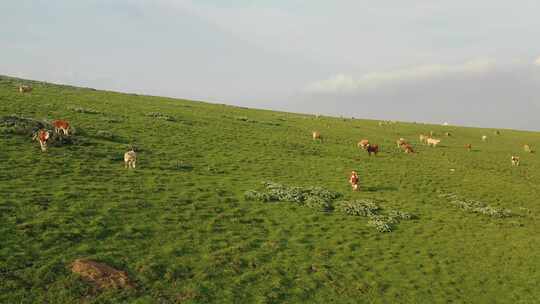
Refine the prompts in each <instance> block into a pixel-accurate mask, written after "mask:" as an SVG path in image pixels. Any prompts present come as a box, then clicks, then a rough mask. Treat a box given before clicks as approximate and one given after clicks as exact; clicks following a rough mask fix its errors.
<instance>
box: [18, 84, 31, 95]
mask: <svg viewBox="0 0 540 304" xmlns="http://www.w3.org/2000/svg"><path fill="white" fill-rule="evenodd" d="M30 92H32V87H31V86H29V85H25V84H23V85H20V86H19V93H30Z"/></svg>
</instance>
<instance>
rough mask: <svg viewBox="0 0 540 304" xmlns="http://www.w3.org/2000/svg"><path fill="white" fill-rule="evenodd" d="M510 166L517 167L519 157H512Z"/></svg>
mask: <svg viewBox="0 0 540 304" xmlns="http://www.w3.org/2000/svg"><path fill="white" fill-rule="evenodd" d="M512 166H519V156H515V155H512Z"/></svg>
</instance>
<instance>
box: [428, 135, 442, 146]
mask: <svg viewBox="0 0 540 304" xmlns="http://www.w3.org/2000/svg"><path fill="white" fill-rule="evenodd" d="M440 142H441V140H440V139H435V138H431V137H429V138H428V139H427V144H428V146H432V147H436V146H437V145H438V144H439V143H440Z"/></svg>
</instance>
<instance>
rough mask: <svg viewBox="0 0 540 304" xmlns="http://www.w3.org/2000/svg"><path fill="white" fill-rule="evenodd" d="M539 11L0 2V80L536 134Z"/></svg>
mask: <svg viewBox="0 0 540 304" xmlns="http://www.w3.org/2000/svg"><path fill="white" fill-rule="evenodd" d="M538 12H540V2H538V1H528V0H521V1H519V0H518V1H497V0H491V1H486V0H477V1H465V0H454V1H437V0H426V1H421V0H410V1H389V0H381V1H360V0H356V1H353V0H351V1H339V0H336V1H314V0H305V1H304V0H302V1H301V0H287V1H279V0H274V1H269V0H267V1H247V0H242V1H239V0H237V1H218V0H200V1H189V0H77V1H73V0H3V1H0V20H2V23H1V26H0V50H1V51H0V74H6V75H12V76H19V77H26V78H32V79H38V80H46V81H53V82H58V83H67V84H73V85H82V86H89V87H95V88H98V89H111V90H118V91H126V92H139V93H147V94H153V95H165V96H172V97H180V98H191V99H198V100H207V101H214V102H222V103H230V104H236V105H243V106H250V107H259V108H269V109H279V110H287V111H297V112H311V113H328V114H334V115H346V116H355V117H365V118H378V119H398V120H414V121H427V122H442V121H448V122H451V123H456V124H467V125H476V126H490V127H511V128H522V129H535V130H540V120H539V119H538V118H537V117H538V114H539V110H540V61H539V63H538V64H535V61H536V60H537V59H539V58H540V39H538V37H539V36H540V35H539V34H540V18H538V14H539V13H538ZM509 114H511V115H509Z"/></svg>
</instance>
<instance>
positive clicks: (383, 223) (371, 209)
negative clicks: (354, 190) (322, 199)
mask: <svg viewBox="0 0 540 304" xmlns="http://www.w3.org/2000/svg"><path fill="white" fill-rule="evenodd" d="M335 210H336V211H337V212H341V213H344V214H347V215H351V216H362V217H367V218H368V219H369V221H368V226H370V227H374V228H375V229H376V230H377V231H379V232H391V231H392V229H393V228H394V226H395V225H396V224H398V223H399V222H400V221H402V220H410V219H412V218H414V216H413V215H412V214H410V213H407V212H403V211H399V210H393V209H391V210H388V212H386V213H383V211H384V210H383V209H382V208H381V207H380V206H379V205H378V204H377V203H376V202H375V201H372V200H367V199H363V200H357V201H342V202H338V203H337V204H336V207H335Z"/></svg>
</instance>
